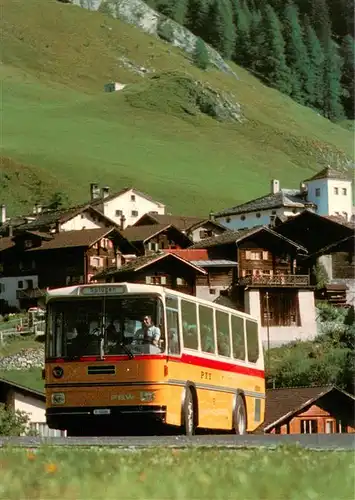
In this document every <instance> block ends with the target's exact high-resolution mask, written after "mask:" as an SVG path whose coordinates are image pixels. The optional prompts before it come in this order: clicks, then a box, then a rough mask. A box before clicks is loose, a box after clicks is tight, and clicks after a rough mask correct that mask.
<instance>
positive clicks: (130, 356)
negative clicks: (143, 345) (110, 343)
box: [118, 342, 134, 359]
mask: <svg viewBox="0 0 355 500" xmlns="http://www.w3.org/2000/svg"><path fill="white" fill-rule="evenodd" d="M118 345H119V346H120V347H122V349H123V350H124V352H125V353H126V354H128V357H129V359H133V358H134V354H133V352H132V351H131V349H128V347H127V346H126V345H125V344H124V343H123V342H120V343H119V344H118Z"/></svg>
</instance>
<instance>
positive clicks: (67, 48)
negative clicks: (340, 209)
mask: <svg viewBox="0 0 355 500" xmlns="http://www.w3.org/2000/svg"><path fill="white" fill-rule="evenodd" d="M2 14H3V15H2V17H3V19H2V21H3V37H2V42H3V51H2V54H3V64H2V66H1V77H2V81H3V104H4V113H3V117H4V118H3V127H2V145H3V155H4V156H5V161H3V163H2V165H1V172H0V174H1V175H0V200H1V202H5V203H7V204H8V205H9V206H10V208H11V209H12V210H13V211H16V212H23V211H24V210H25V209H27V208H28V207H29V206H30V205H32V204H33V203H34V202H35V201H37V200H40V201H45V200H47V199H48V198H49V197H50V195H51V194H52V193H53V192H54V191H58V190H61V191H65V192H67V194H68V196H69V199H70V201H71V202H78V201H84V200H86V199H87V196H88V183H89V182H93V181H97V182H101V183H104V184H108V185H110V186H111V188H112V189H120V188H122V187H123V186H127V185H129V184H133V185H134V186H135V187H137V188H138V189H140V190H143V191H146V192H149V193H150V194H151V195H152V196H154V197H156V198H157V199H159V200H161V201H163V202H165V203H166V204H167V205H168V207H169V209H170V210H172V211H174V212H176V213H177V212H181V213H185V214H188V213H196V214H202V213H206V212H208V211H209V210H211V209H214V210H217V209H221V208H223V207H225V206H227V205H230V204H235V203H237V202H242V201H245V200H247V199H249V198H251V197H254V196H255V197H256V196H259V195H261V194H263V193H265V191H267V190H268V188H269V180H270V179H271V178H273V177H274V178H279V179H280V180H281V184H282V185H283V186H286V185H287V186H288V187H296V186H297V185H298V182H299V181H300V180H301V179H303V178H306V177H307V176H309V174H311V173H312V172H314V171H316V170H318V169H320V168H321V166H322V165H323V164H324V163H327V162H328V161H329V158H334V155H335V156H337V157H343V156H344V155H351V154H352V134H351V132H350V131H347V130H345V129H343V128H341V127H340V126H338V125H335V124H332V123H330V122H329V121H328V120H326V119H324V118H322V117H320V116H318V115H317V114H316V113H314V112H313V111H311V110H309V109H306V108H304V107H302V106H300V105H298V104H296V103H294V102H293V101H292V100H290V99H289V98H287V97H286V96H283V95H281V94H280V93H278V92H277V91H275V90H272V89H270V88H267V87H265V86H263V85H262V84H261V83H260V82H259V81H258V80H257V79H255V78H254V77H252V76H251V75H250V74H248V72H246V71H245V70H243V69H241V68H239V67H237V66H235V65H233V64H231V65H230V66H231V68H232V69H233V70H234V71H235V72H236V73H237V75H238V77H239V80H237V79H236V78H235V77H233V76H232V75H227V74H225V73H222V72H218V71H217V70H209V71H207V72H202V71H200V70H198V69H197V68H196V67H194V66H193V65H192V64H191V62H190V61H189V60H188V58H187V56H186V54H184V53H183V52H181V51H180V50H179V49H176V48H173V47H171V46H170V45H169V44H167V43H164V42H162V41H160V40H159V39H157V38H156V37H154V36H151V35H148V34H145V33H143V32H141V31H140V30H139V29H137V28H135V27H133V26H130V25H127V24H125V23H123V22H121V21H119V20H114V19H111V18H109V17H107V16H105V15H103V14H100V13H97V12H89V11H86V10H84V9H81V8H79V7H76V6H72V5H69V4H62V3H59V2H56V1H55V0H26V1H25V0H3V9H2ZM142 67H143V68H145V72H144V73H142V69H141V68H142ZM142 74H144V75H145V76H142ZM181 75H182V76H183V78H182V77H181ZM110 81H116V82H121V83H123V84H126V87H125V88H124V89H123V90H122V91H119V92H114V93H105V92H104V91H103V88H104V85H105V84H106V83H107V82H110ZM195 81H198V82H200V83H199V87H201V88H205V87H206V86H208V88H209V87H212V88H213V89H215V90H216V91H217V93H218V96H222V95H224V94H223V93H226V95H228V99H231V100H233V101H234V102H235V104H239V105H240V107H241V113H242V117H243V119H242V120H241V122H239V121H236V122H233V121H225V122H224V121H217V120H216V119H213V118H211V117H210V116H207V115H206V114H204V113H202V112H201V111H200V110H199V109H197V108H196V106H195V105H194V103H192V101H191V91H190V90H189V89H191V88H192V86H193V85H194V82H195ZM184 82H188V85H187V87H186V86H185V83H184ZM184 86H185V87H184Z"/></svg>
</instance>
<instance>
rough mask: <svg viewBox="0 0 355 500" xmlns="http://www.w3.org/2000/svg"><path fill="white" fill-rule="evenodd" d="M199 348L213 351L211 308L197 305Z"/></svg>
mask: <svg viewBox="0 0 355 500" xmlns="http://www.w3.org/2000/svg"><path fill="white" fill-rule="evenodd" d="M198 309H199V318H200V338H201V350H202V351H204V352H210V353H214V352H215V343H214V324H213V309H212V308H210V307H206V306H199V308H198Z"/></svg>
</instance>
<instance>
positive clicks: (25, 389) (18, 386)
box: [0, 377, 46, 401]
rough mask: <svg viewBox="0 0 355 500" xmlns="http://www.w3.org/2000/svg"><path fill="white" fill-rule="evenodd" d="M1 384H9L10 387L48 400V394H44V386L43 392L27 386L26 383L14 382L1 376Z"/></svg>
mask: <svg viewBox="0 0 355 500" xmlns="http://www.w3.org/2000/svg"><path fill="white" fill-rule="evenodd" d="M0 384H3V385H5V386H7V387H8V388H9V389H12V388H13V389H15V390H16V389H17V390H18V391H19V392H22V393H25V394H29V395H31V396H34V397H36V398H37V399H40V400H41V401H45V400H46V396H45V394H44V388H43V392H41V391H37V390H36V389H32V388H31V387H25V386H24V385H21V384H18V383H17V382H13V381H12V380H9V379H6V378H3V377H0Z"/></svg>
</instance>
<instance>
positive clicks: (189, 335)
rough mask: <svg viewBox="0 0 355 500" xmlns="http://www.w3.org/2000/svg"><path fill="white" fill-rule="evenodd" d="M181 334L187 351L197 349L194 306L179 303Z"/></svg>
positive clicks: (184, 301) (184, 302) (187, 303)
mask: <svg viewBox="0 0 355 500" xmlns="http://www.w3.org/2000/svg"><path fill="white" fill-rule="evenodd" d="M181 316H182V334H183V339H184V346H185V347H186V348H187V349H196V350H197V349H198V336H197V314H196V304H194V303H192V302H187V301H186V300H182V301H181Z"/></svg>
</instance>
